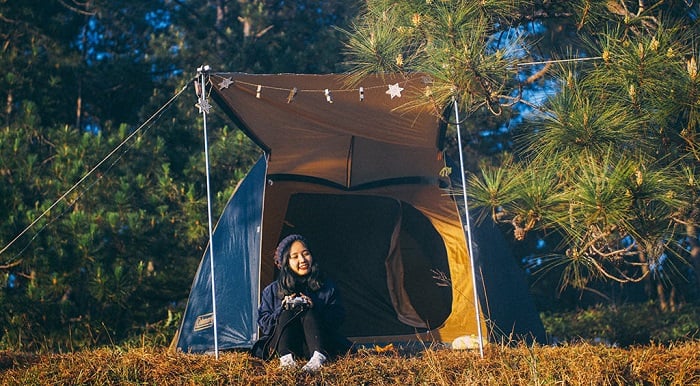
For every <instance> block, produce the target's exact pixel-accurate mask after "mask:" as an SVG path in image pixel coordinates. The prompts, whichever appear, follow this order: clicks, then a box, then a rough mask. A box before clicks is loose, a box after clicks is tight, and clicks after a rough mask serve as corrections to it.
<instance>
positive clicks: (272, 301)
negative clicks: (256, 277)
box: [258, 283, 282, 336]
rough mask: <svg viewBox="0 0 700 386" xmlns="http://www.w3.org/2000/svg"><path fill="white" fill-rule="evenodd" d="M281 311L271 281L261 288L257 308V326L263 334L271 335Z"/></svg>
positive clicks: (273, 284)
mask: <svg viewBox="0 0 700 386" xmlns="http://www.w3.org/2000/svg"><path fill="white" fill-rule="evenodd" d="M281 312H282V304H281V301H280V300H279V299H277V290H276V288H275V283H272V284H270V285H268V286H267V287H265V289H264V290H263V292H262V296H261V299H260V307H259V308H258V326H260V329H261V330H262V335H263V336H266V335H267V336H269V335H272V332H273V331H274V330H275V325H276V324H277V319H278V318H279V316H280V313H281Z"/></svg>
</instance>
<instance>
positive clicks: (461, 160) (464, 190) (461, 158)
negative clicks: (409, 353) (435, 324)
mask: <svg viewBox="0 0 700 386" xmlns="http://www.w3.org/2000/svg"><path fill="white" fill-rule="evenodd" d="M452 102H453V103H454V108H455V122H456V126H457V143H458V144H459V170H460V174H461V176H462V198H463V200H464V212H465V217H466V218H467V225H466V226H467V249H468V251H469V261H470V263H471V267H472V269H471V271H472V286H473V287H474V310H475V311H476V329H477V332H478V335H479V354H480V355H481V358H482V359H483V358H484V340H483V336H482V332H481V312H480V307H479V295H478V293H477V291H476V266H475V265H474V254H473V253H472V228H471V223H470V219H469V203H468V202H467V181H466V179H465V177H464V155H463V154H462V134H461V133H460V126H459V109H458V107H457V99H456V98H454V97H452Z"/></svg>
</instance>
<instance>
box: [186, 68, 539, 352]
mask: <svg viewBox="0 0 700 386" xmlns="http://www.w3.org/2000/svg"><path fill="white" fill-rule="evenodd" d="M208 76H209V78H208V79H209V84H210V87H211V90H210V93H211V94H210V95H211V96H212V97H213V99H214V100H215V101H216V102H217V105H218V106H219V107H218V108H221V109H222V110H223V111H224V112H225V113H226V114H227V115H228V116H229V117H230V118H231V119H232V120H233V121H234V122H235V123H236V125H237V126H238V127H240V128H241V129H242V130H243V131H245V132H246V133H247V135H248V136H249V137H250V138H251V139H252V140H253V141H254V142H256V143H257V144H258V145H259V146H260V147H261V148H262V149H263V153H264V155H263V156H262V157H261V159H260V160H259V161H258V162H257V164H256V165H255V166H254V167H253V168H252V170H251V171H250V172H249V173H248V175H247V176H246V177H245V179H244V180H243V181H242V182H241V183H240V184H239V186H237V188H236V190H235V192H234V193H233V195H232V197H231V199H230V200H229V202H228V204H227V205H226V208H225V209H224V211H223V213H222V214H221V217H220V219H219V220H218V223H217V225H216V227H215V229H214V232H213V235H212V239H211V240H212V242H211V245H210V247H213V249H212V251H213V259H214V264H211V263H212V262H211V261H210V253H209V249H207V251H206V252H205V253H204V256H203V258H202V262H201V264H200V267H199V269H198V271H197V273H196V276H195V279H194V283H193V285H192V290H191V293H190V297H189V301H188V303H187V307H186V310H185V314H184V316H183V321H182V325H181V327H180V330H179V332H178V335H177V336H176V340H175V344H176V345H177V348H178V349H179V350H182V351H185V352H207V351H213V349H214V335H215V334H213V330H214V328H213V327H214V323H216V330H217V331H218V334H217V337H218V338H217V339H218V341H217V347H218V349H221V350H226V349H234V348H250V347H251V346H252V345H253V343H254V342H255V340H256V339H257V333H258V329H257V324H256V317H257V306H258V302H259V296H260V292H261V290H262V288H264V287H265V286H266V285H267V284H269V283H270V282H271V281H272V280H274V278H275V273H276V272H275V267H274V264H273V259H272V256H273V253H274V249H275V247H276V245H277V243H278V241H279V240H280V239H282V238H283V237H284V236H286V235H288V234H290V233H301V234H304V235H305V236H306V237H307V238H308V239H309V240H310V242H311V247H312V250H313V251H314V257H315V258H316V260H317V261H318V262H319V263H320V264H322V266H323V269H324V271H326V272H327V273H328V275H329V276H331V277H332V278H333V279H334V281H335V282H336V283H337V284H338V287H339V289H340V291H341V294H342V296H343V301H344V304H345V308H346V311H347V316H346V321H345V323H344V324H343V325H342V326H341V330H342V332H343V333H344V334H345V335H346V336H348V337H349V338H350V339H351V340H352V341H354V342H356V343H384V342H408V341H416V340H421V341H431V342H444V343H447V344H449V343H451V342H452V341H453V340H454V339H456V338H458V337H461V336H468V335H476V334H477V330H478V329H479V327H482V328H485V330H486V331H487V332H488V334H487V335H488V337H489V338H491V339H499V337H500V338H502V337H503V336H506V337H518V336H521V337H522V336H525V337H529V338H534V339H537V340H538V341H540V342H542V341H544V338H545V337H544V329H543V328H542V324H541V321H540V319H539V316H538V314H537V312H536V310H535V308H534V304H533V302H532V300H531V299H530V297H529V295H528V290H527V285H526V281H525V280H524V277H523V275H522V273H521V272H520V270H519V268H518V267H517V264H516V261H515V260H514V258H513V256H512V254H511V253H510V252H509V250H508V248H507V243H506V241H505V240H504V238H503V236H502V234H501V233H500V232H499V231H498V229H497V228H496V227H495V225H494V224H492V223H489V222H484V223H482V224H479V225H478V226H475V227H474V229H471V230H469V229H467V226H466V224H467V222H466V217H465V211H464V208H463V205H461V204H460V202H459V200H455V198H454V196H453V195H452V194H449V191H450V190H454V189H455V185H454V183H453V181H452V180H451V178H450V176H449V175H448V174H447V173H441V171H445V170H449V169H446V166H449V165H448V164H447V161H446V160H445V159H443V157H442V152H441V149H442V145H443V140H444V136H445V130H446V124H445V123H444V120H443V119H440V116H439V114H436V112H435V111H434V110H431V109H429V108H412V109H409V108H406V106H408V105H410V104H411V98H413V96H415V95H416V92H423V90H424V89H425V87H426V86H428V85H429V83H430V79H429V78H426V77H425V76H421V75H413V76H409V77H399V76H395V75H391V76H390V75H385V76H380V75H377V76H370V77H367V78H365V79H363V80H362V81H361V82H359V83H356V84H354V85H353V86H352V87H350V86H348V84H347V83H346V79H345V77H344V76H342V75H298V74H280V75H251V74H241V73H211V74H208ZM208 92H209V91H207V93H208ZM207 95H208V94H207ZM412 95H413V96H412ZM451 170H452V174H453V175H459V168H452V169H451ZM467 231H471V232H472V243H473V247H472V248H471V249H472V252H473V254H474V256H473V259H471V260H473V261H474V262H475V266H474V267H472V266H471V260H470V258H469V253H468V251H469V249H470V248H468V244H467V240H468V238H467V236H466V235H467V233H466V232H467ZM210 266H213V267H215V269H214V273H215V275H214V276H215V277H214V280H212V278H211V270H210ZM472 269H476V271H475V277H476V278H477V280H476V282H477V283H478V285H477V289H476V290H477V293H478V297H479V303H480V304H479V305H478V307H481V308H480V309H479V310H481V312H480V315H481V318H480V320H479V323H480V326H478V325H477V320H476V310H477V308H476V307H477V306H476V305H475V304H474V301H473V299H474V296H473V293H474V292H473V291H474V288H473V285H472V280H471V275H472V271H471V270H472ZM212 283H215V284H214V285H215V291H213V293H214V294H215V296H216V302H215V304H216V317H215V318H214V317H213V315H212V308H213V307H212V303H213V302H212V287H211V285H212Z"/></svg>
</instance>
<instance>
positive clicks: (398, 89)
mask: <svg viewBox="0 0 700 386" xmlns="http://www.w3.org/2000/svg"><path fill="white" fill-rule="evenodd" d="M211 75H212V76H214V77H220V80H219V82H218V83H215V84H216V86H217V87H218V88H219V89H220V90H224V89H227V88H229V87H230V86H231V85H233V84H236V85H238V86H246V87H251V88H253V89H254V90H255V97H256V98H258V99H261V98H262V94H263V91H264V90H265V89H268V90H279V91H287V92H288V93H287V98H286V102H287V103H292V102H294V101H295V99H296V97H297V96H298V95H299V94H300V93H322V94H323V95H324V97H325V99H326V102H328V103H330V104H333V103H334V102H335V100H334V98H333V94H334V93H345V92H356V93H358V94H357V95H358V98H359V101H360V102H364V101H365V97H366V93H365V91H367V89H368V87H364V86H358V87H356V88H350V89H331V88H324V89H320V90H318V89H316V90H309V89H303V88H298V87H292V88H291V89H290V88H284V87H276V86H267V85H263V84H254V83H248V82H245V81H242V80H238V79H237V80H233V79H232V78H231V77H225V76H224V75H223V74H211ZM416 79H417V78H410V79H406V80H405V81H402V82H397V83H394V84H386V85H383V86H380V85H378V86H372V87H369V89H376V88H384V89H386V91H385V93H386V94H387V95H389V97H390V98H391V99H394V98H401V97H402V96H403V95H402V94H401V93H402V91H404V90H405V87H402V86H405V85H406V84H408V83H410V82H415V81H416ZM418 80H419V81H420V82H422V83H423V84H425V87H428V85H429V84H431V83H432V80H431V79H430V77H428V76H422V77H421V78H419V79H418ZM207 107H209V106H207Z"/></svg>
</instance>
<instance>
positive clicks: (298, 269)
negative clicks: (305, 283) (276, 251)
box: [289, 240, 314, 276]
mask: <svg viewBox="0 0 700 386" xmlns="http://www.w3.org/2000/svg"><path fill="white" fill-rule="evenodd" d="M313 261H314V260H313V257H312V256H311V252H310V251H309V250H308V249H307V248H306V245H304V243H303V242H301V241H299V240H297V241H295V242H293V243H292V246H291V247H290V248H289V268H290V269H291V270H292V271H293V272H294V273H296V274H297V275H299V276H306V275H308V274H309V272H311V264H312V263H313Z"/></svg>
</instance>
